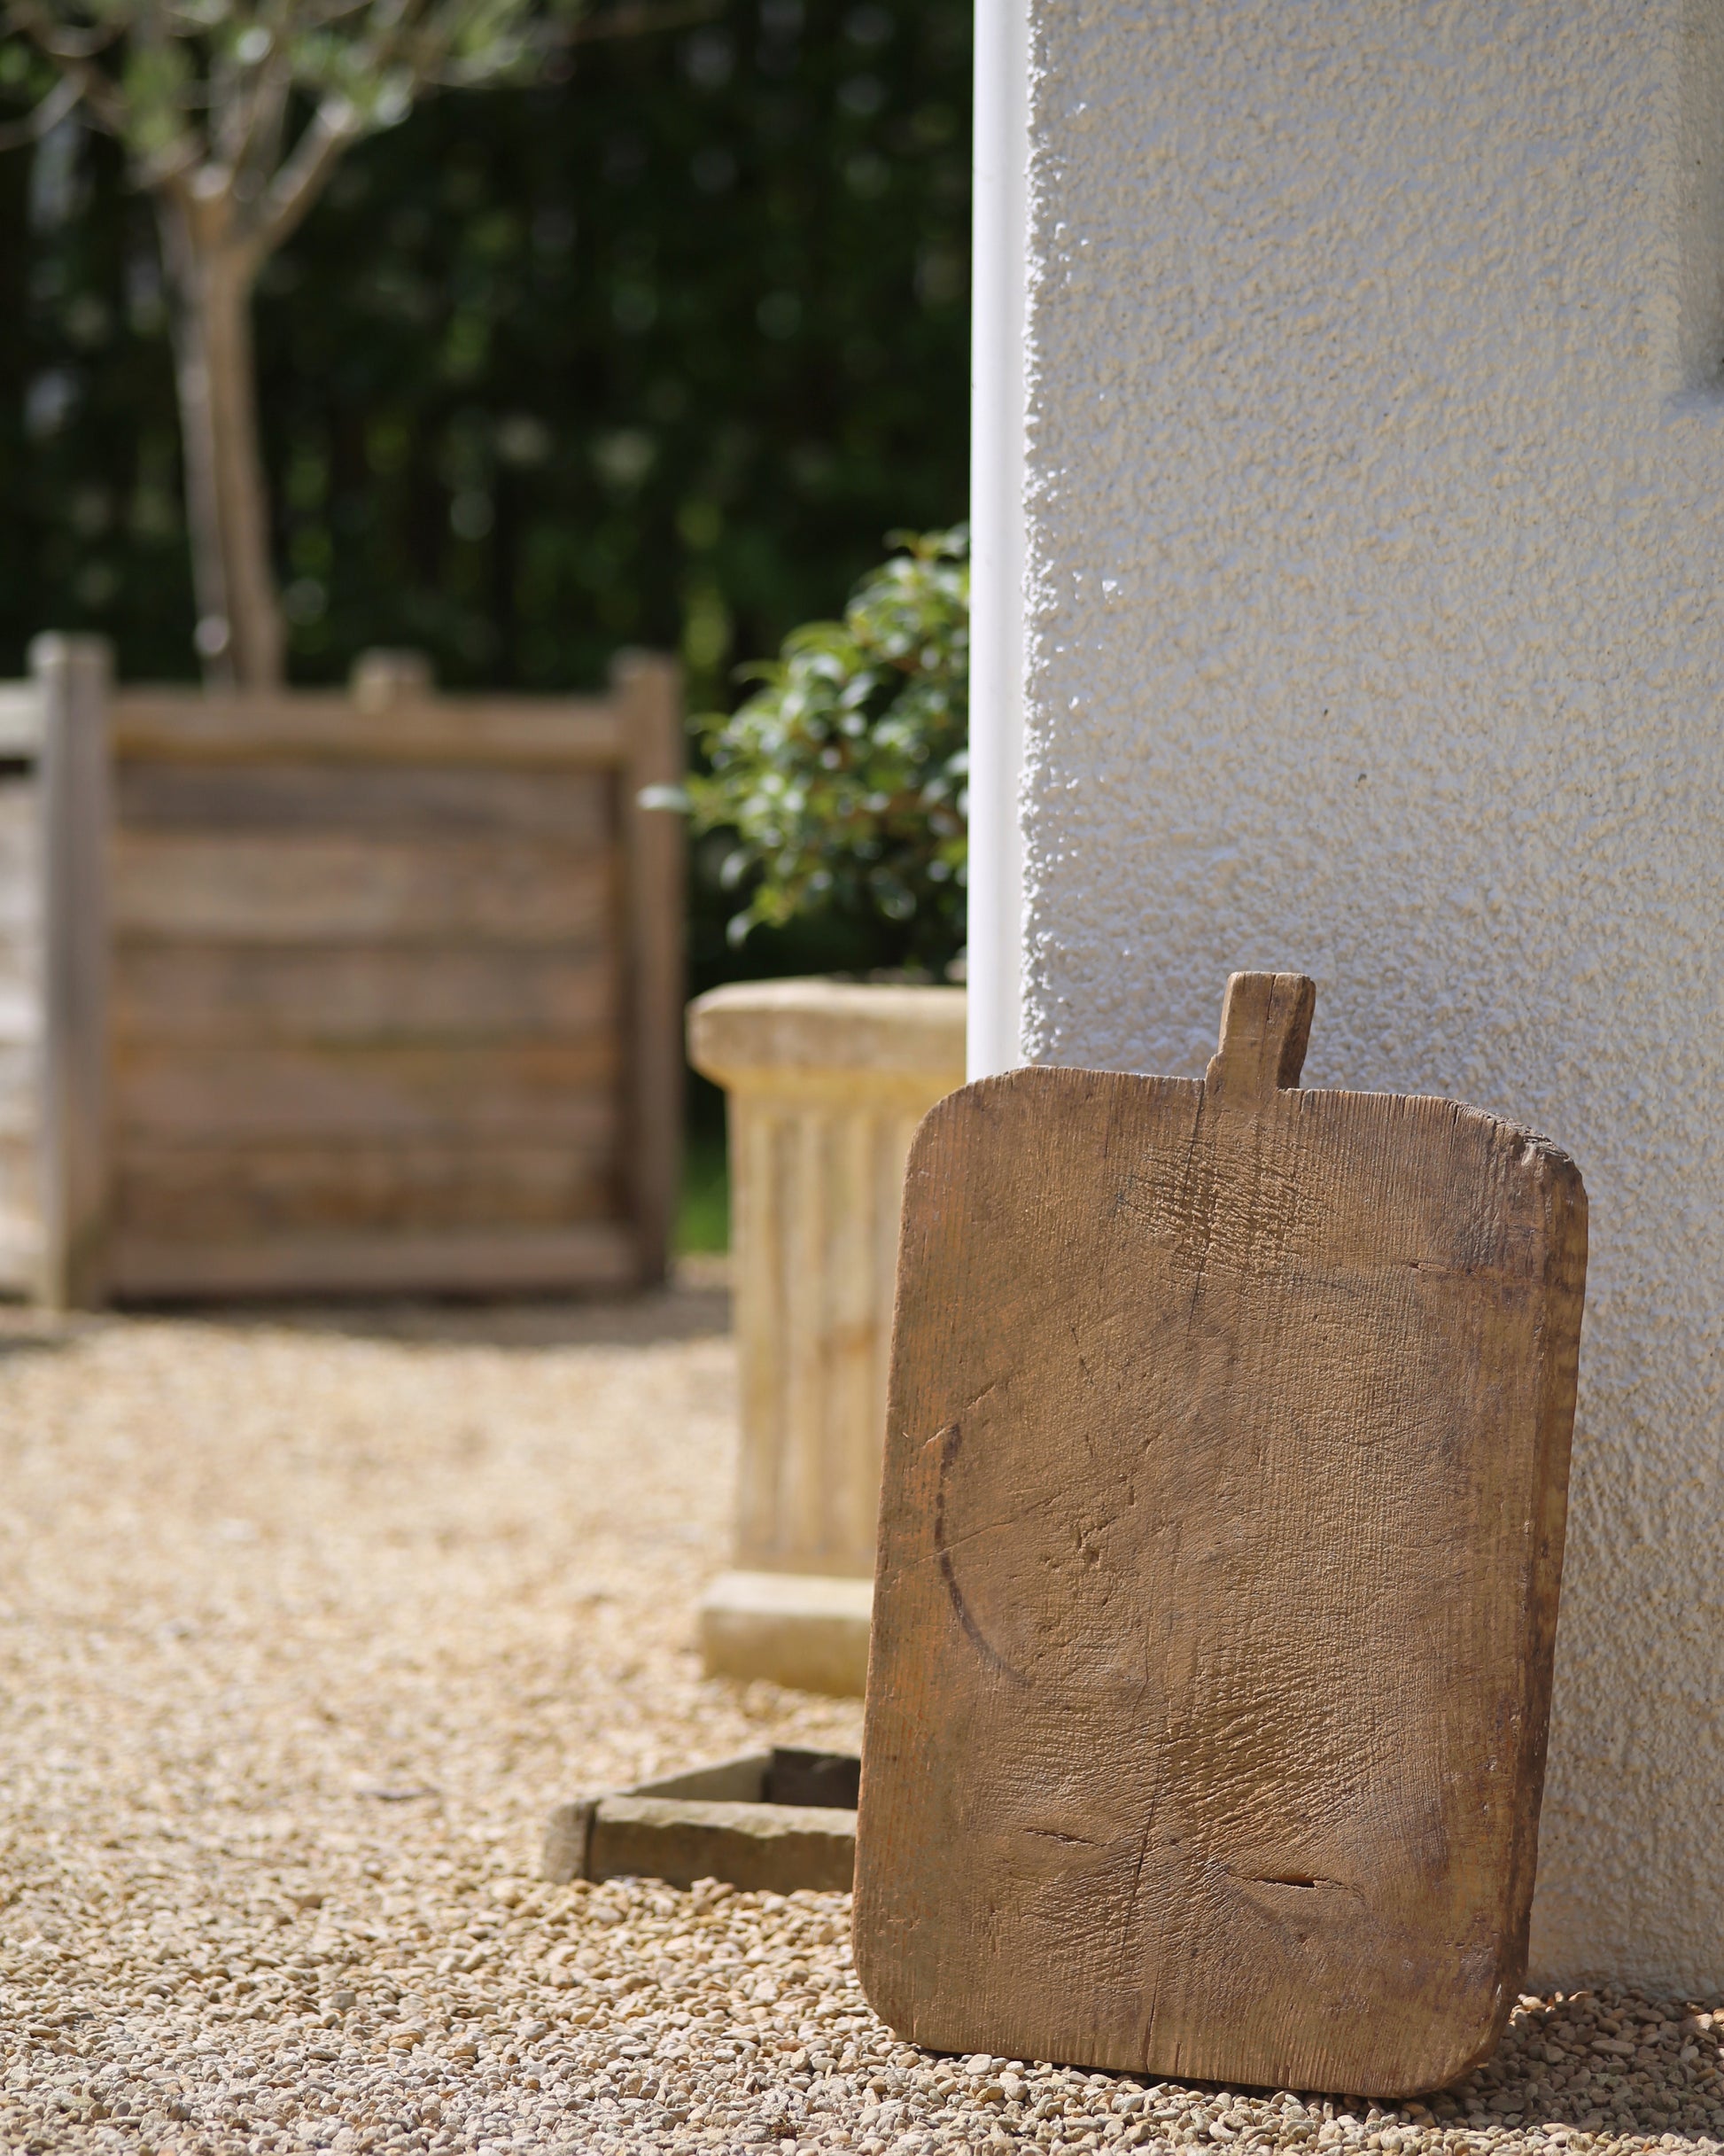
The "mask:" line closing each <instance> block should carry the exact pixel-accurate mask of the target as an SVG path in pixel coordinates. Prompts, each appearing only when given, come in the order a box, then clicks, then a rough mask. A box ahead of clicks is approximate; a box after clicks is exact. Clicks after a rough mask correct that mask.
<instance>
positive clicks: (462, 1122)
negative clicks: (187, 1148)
mask: <svg viewBox="0 0 1724 2156" xmlns="http://www.w3.org/2000/svg"><path fill="white" fill-rule="evenodd" d="M618 1075H619V1072H618V1048H617V1041H616V1039H615V1038H614V1036H611V1035H609V1034H605V1033H595V1034H594V1035H593V1036H592V1037H591V1039H586V1040H571V1041H511V1040H508V1039H501V1040H493V1041H485V1042H465V1043H462V1044H459V1045H457V1046H454V1047H451V1046H449V1045H447V1044H445V1043H443V1042H437V1041H433V1042H422V1041H393V1042H391V1043H389V1044H387V1045H386V1046H382V1047H376V1046H371V1045H369V1044H368V1045H365V1046H361V1047H327V1046H323V1047H310V1046H307V1047H273V1046H272V1047H229V1046H227V1045H225V1044H222V1045H217V1046H201V1045H200V1046H199V1047H197V1048H196V1049H186V1048H183V1047H177V1046H175V1047H146V1046H138V1047H130V1048H128V1049H127V1050H126V1051H125V1052H124V1053H123V1054H122V1055H120V1057H119V1058H118V1059H117V1062H116V1065H115V1069H114V1076H113V1096H114V1099H113V1108H114V1122H115V1125H116V1128H117V1130H118V1132H119V1133H120V1145H121V1147H122V1148H124V1151H125V1153H126V1154H127V1156H132V1155H134V1154H136V1152H138V1151H140V1150H142V1149H143V1148H144V1147H145V1146H146V1145H147V1144H148V1143H149V1142H150V1141H151V1140H159V1139H170V1140H179V1141H184V1140H193V1139H196V1140H200V1141H209V1140H222V1139H238V1138H242V1137H246V1138H252V1139H259V1140H266V1141H268V1142H272V1143H279V1142H281V1141H282V1140H285V1139H288V1138H293V1137H299V1138H303V1139H306V1140H318V1141H327V1140H333V1139H349V1140H354V1139H366V1140H376V1141H378V1142H389V1141H391V1140H396V1139H402V1138H431V1137H441V1138H443V1139H446V1140H448V1141H449V1142H450V1143H451V1144H465V1143H469V1142H470V1141H472V1140H475V1139H478V1138H512V1139H516V1140H527V1141H532V1140H539V1141H541V1142H551V1141H555V1140H565V1141H569V1142H573V1143H586V1142H589V1141H590V1140H591V1139H592V1138H593V1137H594V1134H595V1133H598V1132H605V1133H608V1134H613V1135H614V1133H615V1132H616V1130H617V1124H618V1119H619V1113H620V1111H619V1109H618V1106H617V1097H616V1095H617V1078H618Z"/></svg>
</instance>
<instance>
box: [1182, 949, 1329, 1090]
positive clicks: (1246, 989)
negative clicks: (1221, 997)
mask: <svg viewBox="0 0 1724 2156" xmlns="http://www.w3.org/2000/svg"><path fill="white" fill-rule="evenodd" d="M1316 1000H1317V985H1316V982H1315V981H1314V980H1312V979H1311V978H1310V977H1309V975H1307V974H1303V973H1231V974H1229V976H1228V977H1227V1000H1226V1001H1225V1002H1224V1003H1223V1005H1222V1009H1221V1045H1220V1047H1218V1048H1217V1049H1216V1050H1215V1054H1214V1055H1212V1056H1211V1057H1210V1058H1209V1068H1208V1071H1207V1072H1206V1073H1205V1075H1204V1081H1203V1082H1204V1084H1205V1085H1206V1086H1208V1087H1209V1089H1210V1091H1211V1092H1212V1093H1218V1094H1223V1095H1235V1096H1237V1097H1239V1099H1241V1100H1257V1099H1262V1097H1264V1096H1265V1095H1266V1094H1272V1093H1274V1092H1275V1091H1276V1089H1277V1087H1285V1086H1297V1085H1298V1083H1299V1074H1300V1072H1301V1070H1303V1069H1304V1067H1305V1045H1306V1043H1307V1042H1308V1041H1309V1039H1310V1038H1311V1014H1312V1012H1313V1011H1314V1010H1315V1009H1316Z"/></svg>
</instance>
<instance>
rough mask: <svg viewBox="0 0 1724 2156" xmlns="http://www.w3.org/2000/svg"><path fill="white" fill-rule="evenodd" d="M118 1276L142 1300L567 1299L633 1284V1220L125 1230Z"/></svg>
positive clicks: (116, 1257)
mask: <svg viewBox="0 0 1724 2156" xmlns="http://www.w3.org/2000/svg"><path fill="white" fill-rule="evenodd" d="M109 1267H110V1270H109V1275H108V1277H109V1281H110V1284H111V1286H112V1288H113V1293H114V1294H115V1295H117V1296H128V1297H133V1298H136V1299H137V1300H140V1301H149V1300H151V1299H156V1300H168V1299H174V1298H178V1297H181V1296H185V1297H199V1298H201V1297H205V1296H222V1297H226V1296H304V1295H336V1296H343V1295H470V1294H479V1295H562V1294H567V1293H569V1292H571V1291H579V1290H586V1289H601V1288H633V1287H634V1286H636V1285H638V1283H639V1280H640V1259H639V1257H638V1254H637V1252H636V1250H635V1248H634V1243H633V1237H632V1236H631V1235H630V1234H629V1231H628V1229H627V1227H626V1226H623V1225H622V1224H620V1223H618V1222H617V1221H613V1220H594V1221H588V1222H586V1223H583V1224H581V1225H579V1226H572V1227H563V1228H509V1227H503V1228H454V1229H449V1230H447V1231H445V1232H432V1231H431V1230H422V1231H419V1232H415V1233H407V1232H403V1231H401V1230H399V1229H393V1228H392V1229H388V1230H385V1231H384V1232H383V1233H381V1234H375V1235H360V1234H347V1233H345V1232H334V1233H330V1234H304V1235H292V1234H282V1235H275V1236H271V1237H270V1238H269V1239H268V1241H262V1242H232V1243H221V1242H179V1241H175V1240H173V1239H172V1238H170V1237H167V1236H157V1235H138V1234H115V1235H114V1236H113V1239H112V1244H111V1249H110V1256H109Z"/></svg>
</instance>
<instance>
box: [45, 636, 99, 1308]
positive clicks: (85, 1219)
mask: <svg viewBox="0 0 1724 2156" xmlns="http://www.w3.org/2000/svg"><path fill="white" fill-rule="evenodd" d="M30 665H31V671H32V673H34V675H35V682H36V687H37V689H38V691H39V693H40V697H41V702H42V754H41V760H40V763H39V765H38V767H37V772H38V779H37V784H38V803H39V814H40V817H41V825H40V829H39V831H38V835H37V842H36V843H37V860H38V865H39V882H38V888H39V891H40V892H41V899H40V919H41V923H42V929H41V938H42V946H41V947H42V957H41V965H42V1024H41V1042H42V1047H41V1055H40V1059H39V1062H38V1066H37V1069H38V1073H39V1083H40V1091H39V1094H38V1096H37V1116H38V1122H37V1148H38V1149H37V1155H36V1159H37V1174H36V1191H37V1199H38V1203H39V1204H40V1206H41V1209H42V1210H41V1234H42V1241H41V1246H40V1272H39V1277H38V1283H37V1285H38V1291H39V1293H40V1295H41V1296H42V1299H43V1301H44V1302H45V1303H47V1304H50V1306H54V1307H58V1308H64V1309H85V1308H90V1307H93V1306H94V1305H96V1304H99V1303H100V1302H101V1301H102V1299H103V1296H104V1294H105V1279H104V1243H105V1234H106V1225H107V1195H108V1060H107V1031H108V888H109V884H108V877H109V852H108V837H109V829H110V821H111V811H110V802H109V792H108V754H107V698H108V693H109V667H110V654H109V650H108V647H107V645H106V644H105V642H102V640H101V639H100V638H98V637H80V636H41V637H38V638H37V639H36V641H35V643H34V644H33V645H32V646H31V650H30Z"/></svg>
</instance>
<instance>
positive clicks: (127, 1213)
mask: <svg viewBox="0 0 1724 2156" xmlns="http://www.w3.org/2000/svg"><path fill="white" fill-rule="evenodd" d="M617 1180H618V1171H617V1162H616V1143H615V1138H614V1133H613V1132H611V1131H610V1130H606V1131H604V1132H602V1133H599V1132H595V1133H594V1136H593V1137H592V1138H591V1139H589V1140H587V1141H586V1143H585V1144H582V1143H579V1142H571V1141H569V1140H564V1141H563V1142H561V1143H559V1144H555V1145H544V1144H540V1145H536V1146H535V1145H523V1144H520V1143H518V1142H517V1143H514V1144H509V1143H502V1142H499V1141H497V1140H491V1141H473V1140H469V1141H468V1142H467V1143H464V1144H461V1145H451V1144H450V1143H449V1142H448V1141H447V1139H446V1140H442V1141H441V1142H437V1143H431V1144H423V1143H422V1144H417V1145H413V1144H406V1145H403V1144H399V1143H397V1144H391V1143H388V1142H384V1141H378V1140H366V1141H364V1142H362V1143H359V1144H354V1143H352V1142H348V1143H346V1144H340V1143H335V1144H331V1143H330V1142H327V1141H320V1142H317V1143H315V1144H304V1143H302V1144H299V1145H283V1144H275V1145H268V1144H258V1143H256V1142H252V1143H249V1144H248V1143H237V1144H236V1143H229V1144H225V1145H224V1144H213V1145H212V1144H206V1143H200V1142H198V1141H196V1140H193V1141H190V1142H188V1143H186V1144H183V1145H175V1146H165V1145H161V1144H159V1143H158V1144H155V1145H152V1146H150V1147H147V1148H136V1147H131V1148H127V1149H126V1150H124V1151H123V1152H122V1153H121V1155H120V1159H119V1161H118V1162H117V1164H116V1165H115V1170H114V1192H113V1217H114V1223H115V1226H118V1227H119V1228H120V1229H121V1230H123V1231H125V1232H127V1233H133V1232H136V1233H137V1234H146V1235H162V1236H167V1237H170V1238H177V1239H178V1240H180V1241H190V1240H191V1239H194V1238H196V1237H200V1236H203V1237H207V1238H209V1239H210V1240H211V1241H216V1242H243V1241H247V1240H251V1239H255V1238H257V1237H259V1236H264V1235H273V1234H280V1233H282V1232H283V1231H289V1232H292V1233H296V1234H297V1233H299V1232H302V1231H304V1232H309V1231H315V1230H319V1229H326V1228H343V1229H346V1228H356V1229H362V1230H374V1229H380V1228H384V1227H401V1228H455V1227H461V1228H480V1227H505V1226H509V1227H558V1226H567V1225H569V1224H570V1223H571V1222H574V1221H580V1220H594V1219H600V1218H606V1217H614V1215H615V1214H616V1211H617V1190H616V1185H617Z"/></svg>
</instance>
